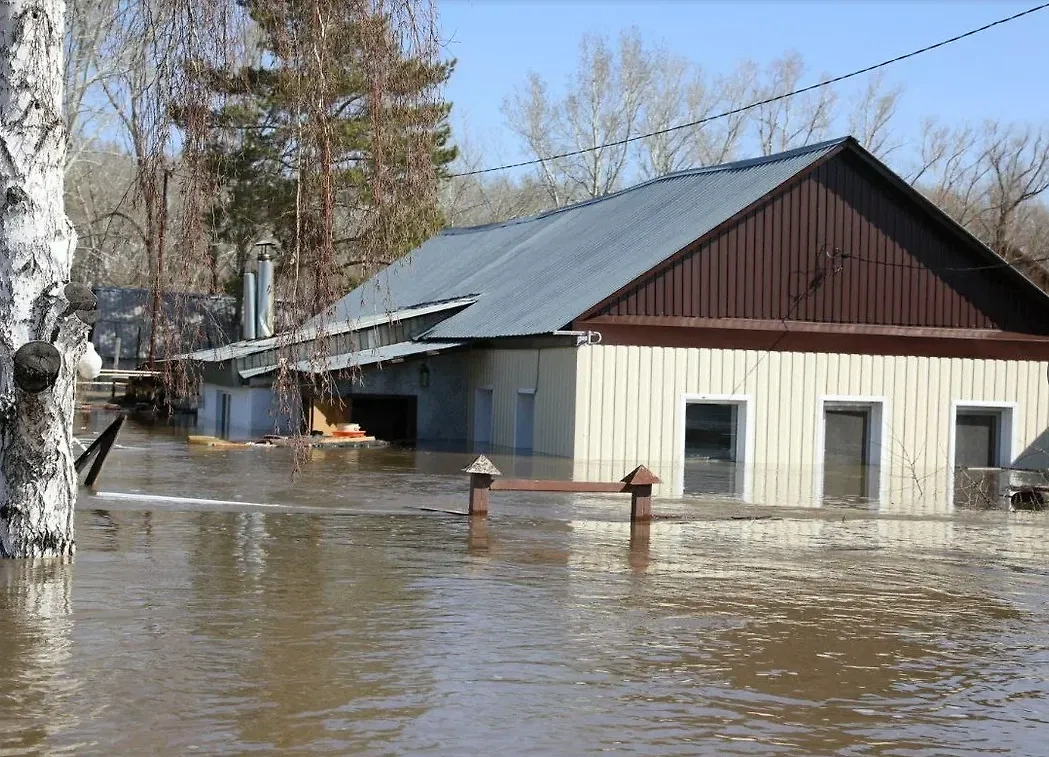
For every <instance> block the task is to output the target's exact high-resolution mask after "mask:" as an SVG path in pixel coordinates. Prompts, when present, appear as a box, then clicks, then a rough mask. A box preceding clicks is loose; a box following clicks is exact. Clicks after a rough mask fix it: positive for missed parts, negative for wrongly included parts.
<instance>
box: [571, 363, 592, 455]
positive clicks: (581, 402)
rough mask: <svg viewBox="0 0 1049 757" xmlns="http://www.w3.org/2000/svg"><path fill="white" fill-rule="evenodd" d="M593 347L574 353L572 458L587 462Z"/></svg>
mask: <svg viewBox="0 0 1049 757" xmlns="http://www.w3.org/2000/svg"><path fill="white" fill-rule="evenodd" d="M593 354H594V348H593V347H582V348H580V349H578V350H576V351H575V363H576V387H575V419H576V420H575V438H574V439H573V440H572V456H573V457H577V458H580V459H584V460H588V459H589V458H590V450H589V437H590V418H591V415H590V409H591V408H590V403H592V402H593V390H592V388H591V381H592V377H591V373H590V364H591V360H592V358H593Z"/></svg>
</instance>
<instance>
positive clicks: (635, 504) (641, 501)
mask: <svg viewBox="0 0 1049 757" xmlns="http://www.w3.org/2000/svg"><path fill="white" fill-rule="evenodd" d="M658 483H661V480H660V478H659V477H658V476H656V475H655V474H654V473H653V472H652V471H650V470H649V469H648V468H646V467H645V466H643V465H639V466H637V467H636V468H634V470H632V471H630V473H628V474H627V475H626V476H625V477H624V478H623V484H624V485H625V486H624V488H625V489H627V490H629V492H630V522H631V523H643V522H646V521H650V520H652V486H653V485H654V484H658Z"/></svg>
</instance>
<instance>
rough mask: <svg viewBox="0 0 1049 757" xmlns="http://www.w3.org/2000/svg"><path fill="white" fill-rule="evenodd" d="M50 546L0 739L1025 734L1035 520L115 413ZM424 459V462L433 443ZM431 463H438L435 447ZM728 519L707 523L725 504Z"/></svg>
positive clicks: (1037, 633)
mask: <svg viewBox="0 0 1049 757" xmlns="http://www.w3.org/2000/svg"><path fill="white" fill-rule="evenodd" d="M122 443H123V444H124V445H125V446H126V447H128V449H124V450H118V451H117V452H115V453H114V458H113V459H112V460H111V461H110V462H109V463H107V467H106V469H105V471H104V473H103V476H102V479H101V483H102V485H103V487H104V488H109V489H113V490H119V491H129V490H132V489H140V490H142V491H147V492H165V493H172V492H175V493H181V494H186V495H193V496H209V497H216V498H223V499H235V498H238V497H239V498H240V499H242V500H244V501H251V502H268V503H278V504H279V503H284V504H289V505H295V504H299V505H309V506H311V507H316V506H328V507H332V508H342V507H346V506H349V505H350V504H357V505H359V506H361V507H368V508H372V509H374V508H380V507H381V508H386V509H388V510H389V515H386V516H374V515H365V516H359V515H344V514H337V513H332V514H316V513H309V514H304V513H296V512H274V511H265V512H260V511H257V510H255V509H252V508H243V509H242V510H241V511H234V510H233V509H229V508H227V509H226V510H224V511H215V510H205V509H199V508H198V509H194V508H191V507H187V508H186V509H184V510H181V511H176V510H173V509H171V507H170V506H164V507H160V506H157V507H150V508H147V509H146V510H143V508H142V506H141V505H132V504H129V503H120V502H115V501H105V500H103V499H102V498H91V497H87V496H85V497H84V498H83V499H82V501H81V506H80V509H79V513H78V528H79V553H78V556H77V560H76V563H75V564H74V565H73V566H72V567H68V566H55V567H53V568H51V569H49V572H46V573H41V574H38V575H36V576H35V577H32V580H30V577H27V576H25V575H22V574H15V573H11V570H12V568H11V567H10V566H7V565H5V566H0V567H3V568H4V569H6V570H7V571H8V572H6V573H4V574H3V580H2V581H0V585H2V587H3V593H0V602H2V603H3V604H2V606H0V639H2V640H3V644H4V659H5V660H6V661H7V662H8V665H7V666H5V667H6V673H5V676H4V679H3V682H2V683H0V755H15V754H18V755H21V754H41V753H61V752H62V751H68V752H69V753H71V754H77V755H111V754H156V755H184V754H221V755H241V754H249V753H252V754H254V753H258V754H282V755H283V754H301V755H321V754H328V755H434V756H437V755H440V756H445V755H447V756H448V757H452V756H455V757H458V756H459V755H473V754H478V755H480V754H497V753H504V754H513V755H589V754H598V753H605V752H607V753H612V754H637V755H685V754H688V755H691V754H711V755H714V754H791V755H829V754H855V755H860V754H870V755H889V754H891V755H934V754H935V755H962V754H967V755H977V754H988V753H1008V754H1014V755H1041V754H1044V734H1045V733H1046V732H1047V729H1049V705H1047V704H1046V701H1049V569H1047V568H1046V565H1047V558H1049V538H1047V537H1049V520H1046V517H1045V515H1044V514H1034V513H1024V514H1016V515H1008V514H1005V513H1001V512H980V513H962V514H959V515H956V516H954V517H951V518H933V519H922V518H904V517H897V518H885V517H876V516H875V515H874V514H872V513H868V512H862V511H845V510H838V511H834V512H833V513H815V514H812V513H804V512H799V511H791V510H785V509H784V510H780V511H776V512H775V513H774V515H775V516H776V517H769V518H766V519H761V520H756V519H754V517H749V519H742V518H743V517H744V516H757V515H762V514H765V513H767V512H768V511H760V512H759V511H757V510H743V509H741V508H740V507H739V506H734V507H735V509H728V505H724V504H722V505H711V504H707V505H704V504H702V503H692V504H691V505H690V507H691V508H692V510H691V512H692V514H693V515H694V516H695V519H694V520H689V521H685V522H681V521H657V522H655V523H653V524H651V525H650V526H648V527H645V528H634V529H631V527H630V525H629V524H628V523H626V522H624V521H623V518H622V517H621V516H622V515H623V512H622V511H623V510H624V508H623V507H622V506H621V505H622V503H621V501H619V500H617V503H618V504H615V505H610V504H609V502H608V498H581V497H580V498H574V497H568V496H544V497H534V496H531V495H522V494H516V493H510V492H505V493H504V492H500V493H498V499H496V500H494V501H493V517H492V519H491V521H490V522H488V523H471V522H469V521H468V520H467V519H465V518H457V517H454V516H443V515H435V514H425V513H421V512H419V511H418V510H414V509H413V508H414V507H416V506H420V505H431V506H432V505H439V506H451V507H458V508H460V509H461V508H462V507H463V505H464V501H465V500H464V497H465V488H464V486H463V484H464V482H463V480H462V477H461V476H457V475H453V474H452V471H453V470H454V464H453V463H451V461H449V460H445V459H444V458H439V457H432V456H428V455H425V454H422V453H419V454H417V455H415V456H414V457H412V458H411V459H413V460H414V463H413V464H414V465H416V466H418V468H420V469H422V470H424V471H426V470H427V469H428V468H433V469H435V470H436V471H437V472H436V473H434V474H430V473H422V474H421V473H411V472H405V470H404V467H403V465H404V459H405V457H404V456H405V454H406V453H400V452H391V451H385V452H384V451H373V452H372V453H369V454H367V455H364V454H358V453H349V454H346V453H343V454H341V455H337V454H335V453H334V452H333V451H329V452H327V453H325V456H323V457H322V458H319V459H318V460H316V461H314V462H312V463H310V464H309V466H308V468H307V473H306V474H305V476H304V477H303V478H302V479H301V480H300V482H299V483H297V484H294V485H293V484H291V483H290V482H289V480H288V474H287V469H286V467H285V465H286V463H287V460H285V459H284V458H283V457H282V455H283V452H282V451H279V450H264V451H248V452H240V453H229V452H221V451H204V452H202V451H198V450H189V449H187V448H186V447H185V446H184V445H183V444H181V443H179V442H178V441H177V440H176V439H175V438H171V439H170V440H169V441H164V440H163V439H157V438H156V437H154V438H153V440H152V441H151V440H150V439H149V438H147V437H146V436H145V435H144V434H142V433H141V432H138V431H136V430H135V429H134V427H131V428H130V430H129V432H128V433H126V434H124V435H123V436H122ZM439 460H443V462H438V461H439ZM442 468H443V469H445V470H444V472H441V470H440V469H442ZM733 516H735V517H738V518H740V519H735V520H734V519H732V517H733Z"/></svg>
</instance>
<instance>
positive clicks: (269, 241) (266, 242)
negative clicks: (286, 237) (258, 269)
mask: <svg viewBox="0 0 1049 757" xmlns="http://www.w3.org/2000/svg"><path fill="white" fill-rule="evenodd" d="M279 245H280V242H278V241H277V240H276V239H275V238H274V237H273V236H272V235H269V236H265V237H263V238H262V239H260V240H259V241H257V242H256V243H255V246H256V247H261V248H262V249H261V250H260V251H259V260H272V259H273V253H272V252H271V251H270V250H271V248H273V247H278V246H279Z"/></svg>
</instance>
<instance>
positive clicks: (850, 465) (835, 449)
mask: <svg viewBox="0 0 1049 757" xmlns="http://www.w3.org/2000/svg"><path fill="white" fill-rule="evenodd" d="M880 433H881V404H880V403H851V402H850V403H834V404H827V405H825V406H824V413H823V499H824V501H828V502H835V503H841V504H854V503H855V504H858V503H862V502H866V501H869V500H874V499H877V498H878V497H879V494H880V478H881V442H880Z"/></svg>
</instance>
